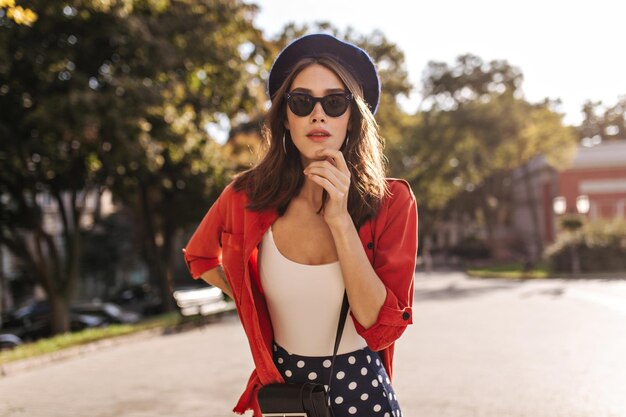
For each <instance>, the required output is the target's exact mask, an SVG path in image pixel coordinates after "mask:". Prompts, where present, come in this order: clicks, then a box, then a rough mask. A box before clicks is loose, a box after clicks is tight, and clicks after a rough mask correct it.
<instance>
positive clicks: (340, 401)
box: [335, 397, 343, 404]
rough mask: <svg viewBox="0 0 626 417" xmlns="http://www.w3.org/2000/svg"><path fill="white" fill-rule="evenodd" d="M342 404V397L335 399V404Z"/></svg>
mask: <svg viewBox="0 0 626 417" xmlns="http://www.w3.org/2000/svg"><path fill="white" fill-rule="evenodd" d="M342 402H343V397H337V398H335V404H341V403H342Z"/></svg>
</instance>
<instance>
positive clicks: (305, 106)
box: [285, 93, 354, 117]
mask: <svg viewBox="0 0 626 417" xmlns="http://www.w3.org/2000/svg"><path fill="white" fill-rule="evenodd" d="M353 98H354V96H352V94H350V93H333V94H329V95H327V96H324V97H313V96H312V95H310V94H306V93H287V94H285V100H287V104H288V105H289V108H290V109H291V111H292V112H293V114H295V115H296V116H300V117H303V116H308V115H309V114H311V112H312V111H313V108H314V107H315V104H316V103H318V102H319V103H322V109H324V113H326V114H327V115H329V116H330V117H339V116H341V115H342V114H344V113H345V112H346V110H348V106H349V105H350V101H351V100H352V99H353Z"/></svg>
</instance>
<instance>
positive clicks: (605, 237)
mask: <svg viewBox="0 0 626 417" xmlns="http://www.w3.org/2000/svg"><path fill="white" fill-rule="evenodd" d="M573 247H574V249H575V250H577V251H578V256H579V259H580V271H581V272H615V271H626V222H625V221H614V222H594V223H587V224H585V225H583V227H582V228H581V229H580V230H577V231H575V232H568V231H563V232H561V233H560V234H559V235H558V237H557V240H556V242H554V243H553V244H552V245H550V246H549V247H547V248H546V250H545V252H544V257H545V258H546V260H547V261H548V262H549V265H550V269H551V271H552V272H571V270H572V249H573Z"/></svg>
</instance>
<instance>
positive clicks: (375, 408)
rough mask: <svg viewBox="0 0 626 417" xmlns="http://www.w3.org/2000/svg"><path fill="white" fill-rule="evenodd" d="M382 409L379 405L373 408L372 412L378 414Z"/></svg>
mask: <svg viewBox="0 0 626 417" xmlns="http://www.w3.org/2000/svg"><path fill="white" fill-rule="evenodd" d="M381 408H382V407H381V406H380V405H379V404H376V405H375V406H374V411H376V412H379V411H380V409H381Z"/></svg>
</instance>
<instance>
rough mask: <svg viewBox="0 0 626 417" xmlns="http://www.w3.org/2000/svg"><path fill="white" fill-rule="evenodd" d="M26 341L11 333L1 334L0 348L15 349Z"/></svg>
mask: <svg viewBox="0 0 626 417" xmlns="http://www.w3.org/2000/svg"><path fill="white" fill-rule="evenodd" d="M22 343H24V342H23V341H22V339H20V338H19V337H17V336H16V335H14V334H11V333H4V334H0V350H8V349H13V348H14V347H16V346H19V345H21V344H22Z"/></svg>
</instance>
